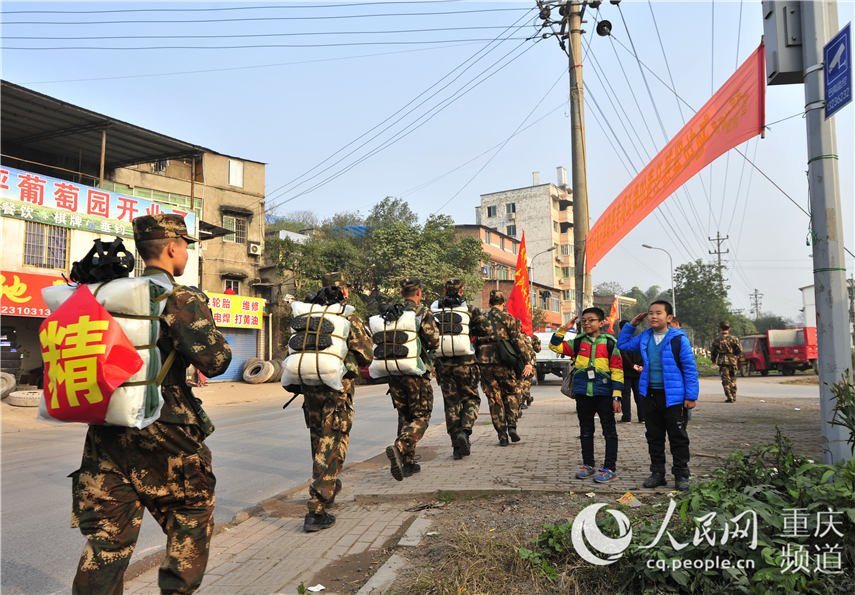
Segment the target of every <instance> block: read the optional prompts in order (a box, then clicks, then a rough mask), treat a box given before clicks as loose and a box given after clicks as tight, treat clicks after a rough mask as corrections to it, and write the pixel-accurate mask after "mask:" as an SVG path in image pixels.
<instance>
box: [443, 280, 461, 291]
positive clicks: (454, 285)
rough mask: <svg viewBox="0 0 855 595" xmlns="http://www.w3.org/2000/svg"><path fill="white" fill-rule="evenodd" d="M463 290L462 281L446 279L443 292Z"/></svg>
mask: <svg viewBox="0 0 855 595" xmlns="http://www.w3.org/2000/svg"><path fill="white" fill-rule="evenodd" d="M462 288H463V279H457V278H453V279H446V280H445V292H446V293H448V292H449V291H460V290H461V289H462Z"/></svg>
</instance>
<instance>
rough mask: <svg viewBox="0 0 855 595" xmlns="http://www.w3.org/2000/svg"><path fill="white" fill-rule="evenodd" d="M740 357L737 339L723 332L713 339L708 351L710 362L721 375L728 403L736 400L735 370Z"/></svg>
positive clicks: (740, 352) (740, 348)
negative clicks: (713, 363)
mask: <svg viewBox="0 0 855 595" xmlns="http://www.w3.org/2000/svg"><path fill="white" fill-rule="evenodd" d="M740 355H742V345H741V344H740V343H739V339H738V338H737V337H735V336H734V335H731V334H730V333H729V332H724V331H722V333H721V334H720V335H719V336H718V337H716V338H715V340H714V341H713V343H712V347H711V349H710V357H711V359H712V361H714V362H716V363H717V364H718V371H719V373H720V374H721V386H722V387H723V388H724V396H725V397H726V399H727V401H728V402H733V401H735V400H736V368H737V366H738V365H739V356H740Z"/></svg>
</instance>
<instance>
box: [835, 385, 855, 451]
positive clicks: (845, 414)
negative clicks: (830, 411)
mask: <svg viewBox="0 0 855 595" xmlns="http://www.w3.org/2000/svg"><path fill="white" fill-rule="evenodd" d="M831 398H832V399H834V415H833V417H832V418H831V424H832V425H835V426H843V427H844V428H848V429H849V436H848V437H847V438H846V442H848V443H849V447H850V449H851V450H852V454H855V386H853V385H852V372H851V371H850V370H846V372H844V373H843V378H842V379H841V381H840V382H838V383H837V384H835V385H834V386H832V387H831Z"/></svg>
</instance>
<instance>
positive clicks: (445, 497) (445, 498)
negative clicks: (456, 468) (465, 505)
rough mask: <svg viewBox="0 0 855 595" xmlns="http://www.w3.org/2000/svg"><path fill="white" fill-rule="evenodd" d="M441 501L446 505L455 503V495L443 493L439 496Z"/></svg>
mask: <svg viewBox="0 0 855 595" xmlns="http://www.w3.org/2000/svg"><path fill="white" fill-rule="evenodd" d="M439 501H440V502H443V503H444V504H448V503H449V502H454V494H452V493H451V492H442V493H441V494H440V495H439Z"/></svg>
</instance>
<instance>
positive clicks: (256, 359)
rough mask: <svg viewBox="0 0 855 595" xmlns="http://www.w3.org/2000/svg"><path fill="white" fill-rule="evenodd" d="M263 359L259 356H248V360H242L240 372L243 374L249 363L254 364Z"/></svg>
mask: <svg viewBox="0 0 855 595" xmlns="http://www.w3.org/2000/svg"><path fill="white" fill-rule="evenodd" d="M263 361H264V360H263V359H261V358H260V357H251V358H249V359H248V360H246V361H245V362H243V367H242V368H241V369H240V373H241V374H243V373H244V372H246V369H247V368H249V367H250V366H251V365H253V364H256V363H258V362H263Z"/></svg>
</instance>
